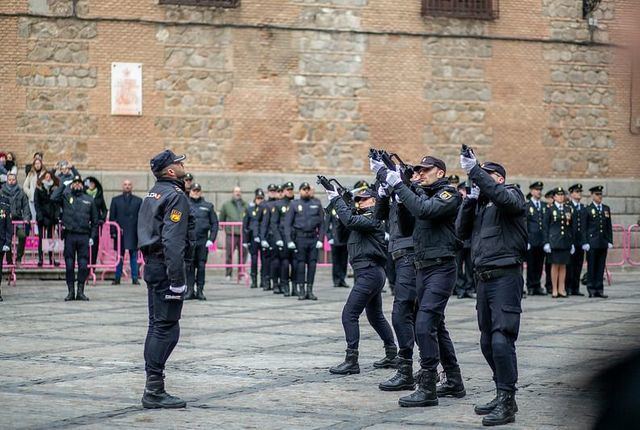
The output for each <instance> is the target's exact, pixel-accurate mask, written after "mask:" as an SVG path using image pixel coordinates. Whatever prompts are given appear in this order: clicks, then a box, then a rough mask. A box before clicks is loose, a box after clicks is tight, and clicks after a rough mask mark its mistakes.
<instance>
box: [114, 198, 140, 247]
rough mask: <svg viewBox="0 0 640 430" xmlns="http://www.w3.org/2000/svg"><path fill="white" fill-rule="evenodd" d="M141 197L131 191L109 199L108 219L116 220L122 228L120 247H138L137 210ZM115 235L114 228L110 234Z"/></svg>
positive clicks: (138, 209)
mask: <svg viewBox="0 0 640 430" xmlns="http://www.w3.org/2000/svg"><path fill="white" fill-rule="evenodd" d="M141 205H142V199H141V198H140V197H138V196H134V195H133V194H131V193H126V194H125V193H122V194H120V195H119V196H115V197H114V198H113V199H112V200H111V206H110V208H109V221H113V222H116V223H117V224H118V225H119V226H120V228H121V229H122V244H121V245H122V249H123V250H124V249H127V250H130V251H132V250H136V249H138V212H139V211H140V206H141ZM114 235H115V228H114V229H113V230H112V236H114Z"/></svg>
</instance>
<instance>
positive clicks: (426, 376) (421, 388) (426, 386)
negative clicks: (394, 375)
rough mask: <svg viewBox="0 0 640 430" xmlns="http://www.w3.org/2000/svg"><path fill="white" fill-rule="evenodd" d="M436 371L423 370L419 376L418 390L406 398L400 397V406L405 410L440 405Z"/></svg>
mask: <svg viewBox="0 0 640 430" xmlns="http://www.w3.org/2000/svg"><path fill="white" fill-rule="evenodd" d="M437 376H438V375H437V373H436V371H435V370H427V369H422V372H420V374H419V375H418V380H417V382H418V389H417V390H416V391H414V392H413V393H411V394H409V395H408V396H405V397H400V399H399V400H398V404H399V405H400V406H403V407H405V408H413V407H420V406H436V405H437V404H438V394H437V393H436V377H437Z"/></svg>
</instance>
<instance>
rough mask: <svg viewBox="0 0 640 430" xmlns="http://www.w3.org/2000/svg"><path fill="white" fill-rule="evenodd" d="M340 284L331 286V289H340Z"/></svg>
mask: <svg viewBox="0 0 640 430" xmlns="http://www.w3.org/2000/svg"><path fill="white" fill-rule="evenodd" d="M340 286H341V285H340V284H333V288H340Z"/></svg>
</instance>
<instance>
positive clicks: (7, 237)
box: [0, 196, 13, 302]
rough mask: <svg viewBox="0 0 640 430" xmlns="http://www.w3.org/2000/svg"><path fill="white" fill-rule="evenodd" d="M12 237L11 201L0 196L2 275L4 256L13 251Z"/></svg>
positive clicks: (0, 298) (0, 256) (0, 267)
mask: <svg viewBox="0 0 640 430" xmlns="http://www.w3.org/2000/svg"><path fill="white" fill-rule="evenodd" d="M12 236H13V224H12V223H11V201H10V200H9V199H8V198H7V197H5V196H0V273H2V262H3V261H4V254H5V253H6V252H9V251H10V250H11V239H12ZM0 282H2V276H0ZM2 301H3V299H2V291H1V290H0V302H2Z"/></svg>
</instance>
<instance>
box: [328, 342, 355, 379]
mask: <svg viewBox="0 0 640 430" xmlns="http://www.w3.org/2000/svg"><path fill="white" fill-rule="evenodd" d="M329 372H330V373H333V374H334V375H354V374H356V373H360V366H359V365H358V350H357V349H349V348H347V355H346V357H345V358H344V361H343V362H342V363H340V364H338V365H337V366H334V367H332V368H330V369H329Z"/></svg>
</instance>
